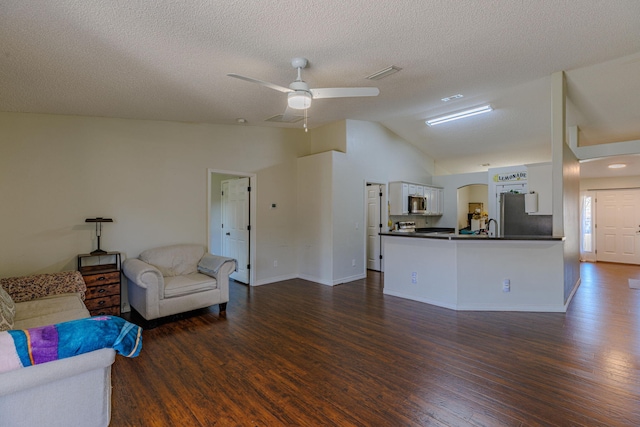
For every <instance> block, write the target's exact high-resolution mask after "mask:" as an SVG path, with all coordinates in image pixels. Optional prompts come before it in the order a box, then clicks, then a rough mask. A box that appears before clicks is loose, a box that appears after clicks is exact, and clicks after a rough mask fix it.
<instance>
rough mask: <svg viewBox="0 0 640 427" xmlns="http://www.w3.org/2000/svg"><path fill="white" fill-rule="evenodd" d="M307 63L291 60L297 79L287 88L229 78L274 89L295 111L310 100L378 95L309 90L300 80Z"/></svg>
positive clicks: (365, 90) (365, 91)
mask: <svg viewBox="0 0 640 427" xmlns="http://www.w3.org/2000/svg"><path fill="white" fill-rule="evenodd" d="M307 64H308V61H307V59H306V58H293V59H292V60H291V66H293V68H296V69H297V70H298V78H297V79H296V80H295V81H294V82H293V83H291V84H290V85H289V87H284V86H280V85H277V84H274V83H269V82H265V81H262V80H258V79H254V78H251V77H246V76H242V75H240V74H234V73H230V74H227V76H229V77H234V78H236V79H240V80H245V81H248V82H252V83H258V84H259V85H262V86H265V87H268V88H270V89H275V90H277V91H280V92H284V93H286V94H287V105H288V106H289V108H293V109H296V110H306V109H307V108H309V107H310V106H311V100H313V99H321V98H350V97H359V96H377V95H378V94H379V93H380V90H378V88H377V87H331V88H317V89H311V88H309V85H308V84H307V83H306V82H305V81H304V80H302V69H303V68H306V66H307Z"/></svg>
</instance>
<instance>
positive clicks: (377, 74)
mask: <svg viewBox="0 0 640 427" xmlns="http://www.w3.org/2000/svg"><path fill="white" fill-rule="evenodd" d="M400 70H402V68H400V67H396V66H395V65H392V66H390V67H387V68H385V69H383V70H380V71H376V72H375V73H373V74H371V75H369V76H367V77H365V79H368V80H380V79H384V78H385V77H389V76H390V75H391V74H395V73H397V72H398V71H400Z"/></svg>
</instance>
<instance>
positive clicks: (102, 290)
mask: <svg viewBox="0 0 640 427" xmlns="http://www.w3.org/2000/svg"><path fill="white" fill-rule="evenodd" d="M105 292H107V290H106V289H100V290H99V291H98V293H99V294H104V293H105Z"/></svg>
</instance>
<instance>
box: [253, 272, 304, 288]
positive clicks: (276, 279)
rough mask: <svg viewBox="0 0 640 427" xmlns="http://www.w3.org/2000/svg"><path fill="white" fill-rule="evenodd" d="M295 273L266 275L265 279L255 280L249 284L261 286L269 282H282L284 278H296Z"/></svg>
mask: <svg viewBox="0 0 640 427" xmlns="http://www.w3.org/2000/svg"><path fill="white" fill-rule="evenodd" d="M297 278H298V275H297V274H285V275H284V276H276V277H268V278H266V279H262V280H257V281H255V282H254V283H252V284H251V286H262V285H268V284H270V283H276V282H282V281H284V280H291V279H297Z"/></svg>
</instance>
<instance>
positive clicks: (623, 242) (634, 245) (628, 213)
mask: <svg viewBox="0 0 640 427" xmlns="http://www.w3.org/2000/svg"><path fill="white" fill-rule="evenodd" d="M596 218H597V223H596V224H597V225H596V242H597V251H596V259H597V260H598V261H607V262H619V263H625V264H640V250H639V248H638V242H639V239H640V190H638V189H634V190H609V191H598V193H597V197H596Z"/></svg>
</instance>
